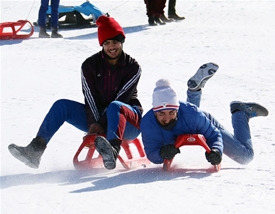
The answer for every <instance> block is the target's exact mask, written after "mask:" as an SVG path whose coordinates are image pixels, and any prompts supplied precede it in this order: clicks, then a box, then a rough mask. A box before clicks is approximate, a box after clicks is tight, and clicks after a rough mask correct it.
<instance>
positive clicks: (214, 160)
mask: <svg viewBox="0 0 275 214" xmlns="http://www.w3.org/2000/svg"><path fill="white" fill-rule="evenodd" d="M205 157H206V159H207V161H208V162H210V163H211V164H212V165H218V164H220V163H221V161H222V155H221V153H220V152H219V150H218V149H211V152H210V153H207V152H205Z"/></svg>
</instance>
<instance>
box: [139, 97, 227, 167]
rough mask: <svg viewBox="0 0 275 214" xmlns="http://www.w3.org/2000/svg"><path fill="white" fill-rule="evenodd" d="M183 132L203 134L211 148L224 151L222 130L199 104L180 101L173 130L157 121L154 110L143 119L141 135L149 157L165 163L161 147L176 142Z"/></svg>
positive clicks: (153, 160) (151, 159)
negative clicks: (167, 128) (212, 121)
mask: <svg viewBox="0 0 275 214" xmlns="http://www.w3.org/2000/svg"><path fill="white" fill-rule="evenodd" d="M182 134H202V135H203V136H204V137H205V139H206V142H207V144H208V146H209V147H210V148H216V149H218V150H219V151H220V152H221V154H222V153H223V140H222V135H221V132H220V131H219V130H218V129H217V128H216V127H215V126H214V125H213V124H212V123H211V121H210V120H209V119H208V117H207V116H206V115H205V114H204V113H203V111H201V110H200V109H199V108H198V107H197V106H195V105H193V104H191V103H188V102H180V107H179V110H178V119H177V124H176V126H175V127H174V128H172V129H171V130H165V129H164V128H162V126H161V125H160V124H159V123H158V122H157V119H156V117H155V115H154V111H153V110H152V109H151V110H149V111H148V112H147V113H146V114H145V115H144V117H143V118H142V120H141V136H142V141H143V144H144V150H145V152H146V155H147V158H148V159H149V160H150V161H151V162H153V163H155V164H161V163H163V159H162V157H161V156H160V154H159V153H160V148H161V147H162V146H163V145H166V144H173V143H175V141H176V139H177V137H178V136H179V135H182Z"/></svg>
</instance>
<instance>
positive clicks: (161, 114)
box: [155, 109, 178, 126]
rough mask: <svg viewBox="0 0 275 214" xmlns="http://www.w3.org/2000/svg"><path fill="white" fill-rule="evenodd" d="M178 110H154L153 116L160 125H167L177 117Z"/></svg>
mask: <svg viewBox="0 0 275 214" xmlns="http://www.w3.org/2000/svg"><path fill="white" fill-rule="evenodd" d="M177 114H178V111H177V110H175V109H173V110H161V111H157V112H155V116H156V118H157V121H158V122H159V124H160V125H162V126H168V125H170V124H171V123H173V122H174V121H175V120H176V118H177Z"/></svg>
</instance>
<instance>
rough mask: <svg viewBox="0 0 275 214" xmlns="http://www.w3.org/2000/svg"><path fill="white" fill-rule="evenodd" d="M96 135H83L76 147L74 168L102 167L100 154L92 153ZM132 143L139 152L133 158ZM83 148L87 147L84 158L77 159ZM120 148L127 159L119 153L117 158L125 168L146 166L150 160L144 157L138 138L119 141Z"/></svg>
mask: <svg viewBox="0 0 275 214" xmlns="http://www.w3.org/2000/svg"><path fill="white" fill-rule="evenodd" d="M96 136H97V135H87V136H85V137H84V139H83V142H82V144H81V145H80V147H79V148H78V150H77V152H76V154H75V156H74V158H73V164H74V167H75V168H76V169H91V168H101V167H103V161H102V157H101V155H99V154H97V155H94V152H95V145H94V140H95V138H96ZM131 143H132V144H133V145H134V146H135V147H136V149H137V151H138V154H139V157H137V158H134V157H133V153H132V151H131V149H130V144H131ZM83 148H88V152H87V154H86V157H85V159H84V160H79V159H80V158H79V155H80V153H81V152H82V150H83ZM121 148H123V150H124V151H125V154H126V157H127V159H123V158H122V157H121V156H120V155H119V156H118V160H119V161H120V162H121V164H122V166H123V167H124V168H125V169H131V168H133V167H137V166H146V165H147V164H149V163H150V161H149V160H148V159H147V158H146V155H145V152H144V149H143V147H142V144H141V142H140V141H139V139H137V138H136V139H134V140H123V141H122V143H121Z"/></svg>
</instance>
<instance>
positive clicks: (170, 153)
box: [160, 144, 180, 160]
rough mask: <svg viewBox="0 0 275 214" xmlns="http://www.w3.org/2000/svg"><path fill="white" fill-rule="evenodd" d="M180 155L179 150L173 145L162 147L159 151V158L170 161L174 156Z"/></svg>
mask: <svg viewBox="0 0 275 214" xmlns="http://www.w3.org/2000/svg"><path fill="white" fill-rule="evenodd" d="M178 153H180V149H179V148H176V147H175V146H174V145H173V144H168V145H164V146H163V147H161V149H160V156H161V157H162V158H163V159H168V160H170V159H172V158H173V157H175V155H176V154H178Z"/></svg>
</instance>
